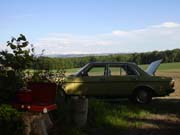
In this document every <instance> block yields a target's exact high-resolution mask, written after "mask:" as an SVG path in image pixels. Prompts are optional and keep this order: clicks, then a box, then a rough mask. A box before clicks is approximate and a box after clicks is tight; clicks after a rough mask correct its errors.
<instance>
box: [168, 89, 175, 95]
mask: <svg viewBox="0 0 180 135" xmlns="http://www.w3.org/2000/svg"><path fill="white" fill-rule="evenodd" d="M166 91H167V94H170V93H173V92H174V91H175V89H168V90H166Z"/></svg>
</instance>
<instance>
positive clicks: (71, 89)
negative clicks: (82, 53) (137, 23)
mask: <svg viewBox="0 0 180 135" xmlns="http://www.w3.org/2000/svg"><path fill="white" fill-rule="evenodd" d="M161 62H162V60H158V61H155V62H152V63H151V64H150V66H149V68H148V69H147V70H146V71H144V70H142V69H141V68H140V67H139V66H138V65H136V64H135V63H129V62H123V63H122V62H91V63H88V64H87V65H85V66H84V67H83V68H81V69H80V70H79V71H78V72H77V73H75V74H73V75H70V76H68V77H67V78H65V81H64V83H63V84H62V89H63V91H64V93H65V94H66V95H70V96H87V97H89V96H92V97H111V98H114V97H118V98H120V97H123V98H129V99H130V100H132V101H134V102H137V103H141V104H145V103H149V102H150V101H151V99H152V97H161V96H166V95H169V94H170V93H172V92H174V91H175V90H174V84H175V81H174V80H173V79H172V78H171V77H160V76H155V75H154V74H155V71H156V70H157V68H158V66H159V65H160V63H161Z"/></svg>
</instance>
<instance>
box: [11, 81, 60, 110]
mask: <svg viewBox="0 0 180 135" xmlns="http://www.w3.org/2000/svg"><path fill="white" fill-rule="evenodd" d="M56 88H57V86H56V84H55V83H29V84H28V89H22V90H19V91H18V92H17V93H16V100H15V101H14V102H13V103H12V105H13V106H14V107H15V108H17V109H21V110H27V111H33V112H43V113H47V112H49V111H52V110H55V109H57V106H56V104H55V98H56Z"/></svg>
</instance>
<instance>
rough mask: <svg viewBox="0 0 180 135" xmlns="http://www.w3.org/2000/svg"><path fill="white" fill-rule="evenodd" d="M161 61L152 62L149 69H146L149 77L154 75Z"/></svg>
mask: <svg viewBox="0 0 180 135" xmlns="http://www.w3.org/2000/svg"><path fill="white" fill-rule="evenodd" d="M161 62H162V59H160V60H157V61H154V62H152V63H151V64H150V65H149V67H148V68H147V69H146V72H147V73H148V74H149V75H154V74H155V72H156V70H157V69H158V67H159V65H160V64H161Z"/></svg>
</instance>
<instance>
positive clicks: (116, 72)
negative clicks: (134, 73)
mask: <svg viewBox="0 0 180 135" xmlns="http://www.w3.org/2000/svg"><path fill="white" fill-rule="evenodd" d="M108 74H109V75H110V76H126V71H125V70H124V68H122V67H121V66H115V65H110V66H109V71H108Z"/></svg>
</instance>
